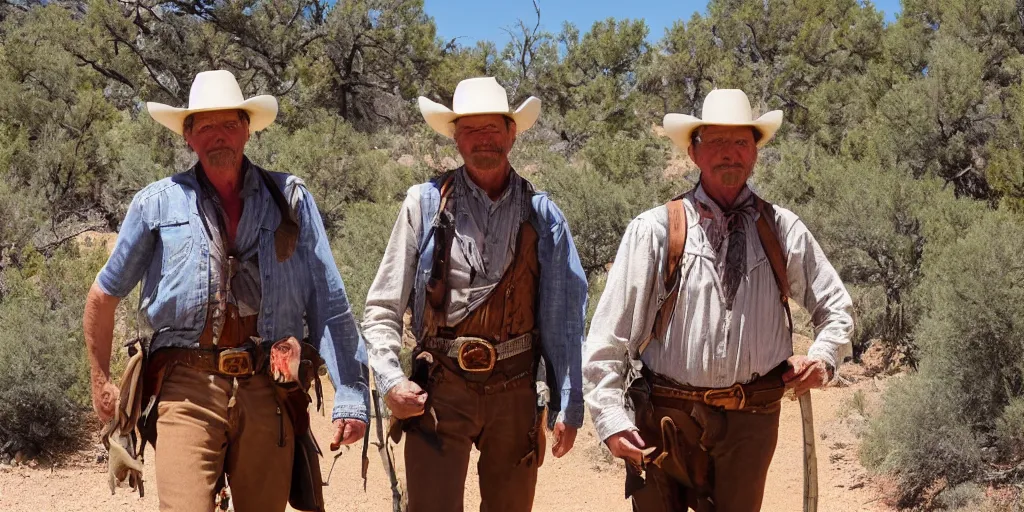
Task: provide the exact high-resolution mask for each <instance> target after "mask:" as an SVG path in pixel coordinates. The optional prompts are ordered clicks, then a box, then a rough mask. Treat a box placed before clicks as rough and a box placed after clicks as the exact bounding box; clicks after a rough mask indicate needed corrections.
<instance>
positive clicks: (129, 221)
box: [96, 192, 156, 297]
mask: <svg viewBox="0 0 1024 512" xmlns="http://www.w3.org/2000/svg"><path fill="white" fill-rule="evenodd" d="M155 244H156V234H155V233H154V232H153V230H152V229H150V226H149V223H148V222H146V219H145V215H143V211H142V194H141V192H140V193H139V194H136V195H135V197H134V198H133V199H132V202H131V205H129V206H128V212H127V213H126V214H125V217H124V222H122V223H121V230H120V231H119V232H118V234H117V242H116V243H115V244H114V250H113V252H112V253H111V254H110V258H109V259H107V263H106V264H105V265H103V268H102V269H100V272H99V274H97V275H96V284H97V286H99V287H100V290H102V291H103V293H105V294H107V295H111V296H114V297H125V296H126V295H128V294H129V293H131V291H132V289H133V288H135V285H137V284H138V283H139V281H141V280H142V277H143V276H144V275H145V273H146V270H147V269H148V268H149V264H150V262H151V260H152V258H153V248H154V246H155Z"/></svg>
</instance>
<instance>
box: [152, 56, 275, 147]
mask: <svg viewBox="0 0 1024 512" xmlns="http://www.w3.org/2000/svg"><path fill="white" fill-rule="evenodd" d="M146 108H147V109H148V110H149V115H150V116H152V117H153V119H154V120H156V122H158V123H160V124H162V125H164V126H166V127H167V128H170V129H171V131H173V132H174V133H177V134H178V135H182V132H183V131H184V124H185V118H186V117H188V116H190V115H192V114H195V113H196V112H210V111H213V110H244V111H246V113H248V114H249V133H254V132H258V131H260V130H262V129H264V128H266V127H268V126H270V125H271V123H273V122H274V119H276V118H277V99H276V98H274V97H273V96H269V95H262V96H253V97H252V98H249V99H244V98H243V97H242V89H241V88H240V87H239V86H238V81H237V80H235V75H232V74H231V72H230V71H225V70H223V69H218V70H216V71H203V72H201V73H199V74H198V75H196V78H195V80H193V81H192V88H191V89H190V90H189V94H188V107H187V108H177V107H172V106H170V105H164V104H163V103H154V102H147V103H146Z"/></svg>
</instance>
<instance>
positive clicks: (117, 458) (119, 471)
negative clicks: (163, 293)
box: [100, 338, 149, 497]
mask: <svg viewBox="0 0 1024 512" xmlns="http://www.w3.org/2000/svg"><path fill="white" fill-rule="evenodd" d="M143 345H145V341H143V340H142V339H141V338H137V339H134V340H131V341H129V342H128V343H127V344H126V346H127V347H128V355H129V358H128V364H127V365H126V366H125V370H124V373H123V374H122V376H121V380H120V384H119V390H120V393H119V397H118V401H117V405H116V407H115V409H114V416H113V417H112V418H111V420H110V421H109V422H108V423H107V425H106V426H104V428H103V431H102V432H101V434H100V440H101V442H102V443H103V446H104V447H106V448H107V471H108V484H109V486H110V494H114V490H115V489H116V487H117V484H118V483H120V482H122V481H125V480H127V481H128V484H129V486H130V487H131V488H132V489H135V490H137V491H138V492H139V497H144V496H145V494H146V493H145V487H144V485H143V480H142V468H143V460H144V459H143V451H144V449H145V443H146V436H145V435H144V432H145V430H144V429H143V428H141V427H142V424H141V422H140V417H143V414H144V412H148V409H149V407H147V408H146V409H145V410H144V409H143V407H144V405H143V404H144V403H145V401H146V400H145V393H144V389H145V386H144V377H145V374H146V371H145V370H146V362H147V359H146V354H145V350H141V346H143Z"/></svg>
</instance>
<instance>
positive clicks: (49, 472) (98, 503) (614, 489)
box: [0, 379, 887, 512]
mask: <svg viewBox="0 0 1024 512" xmlns="http://www.w3.org/2000/svg"><path fill="white" fill-rule="evenodd" d="M878 388H879V386H878V385H877V384H876V383H875V382H874V381H873V380H871V379H864V380H861V381H860V382H858V383H856V384H854V385H852V386H851V387H843V388H831V389H828V390H826V391H821V392H817V391H816V392H814V395H813V396H814V411H815V431H816V433H817V439H818V443H817V450H818V467H819V475H820V486H819V489H820V508H819V509H820V510H823V511H881V510H887V509H886V508H884V506H883V505H882V504H881V500H879V499H878V493H877V489H876V488H875V487H874V485H873V484H872V483H871V481H870V480H868V478H867V476H866V474H865V472H864V470H863V469H862V468H861V467H860V465H859V464H858V463H857V461H856V445H857V438H856V436H855V434H854V431H855V430H856V429H857V428H858V427H859V425H862V423H863V420H862V418H861V417H860V415H859V414H858V413H857V412H856V411H855V410H853V409H855V408H854V407H853V406H851V405H850V404H851V399H852V397H853V396H854V394H855V393H856V392H857V391H858V390H859V391H860V392H861V394H862V395H864V396H867V397H868V400H871V399H873V398H877V395H878V393H879V390H878ZM325 391H326V390H325ZM325 394H327V395H328V396H330V395H329V393H325ZM326 410H330V403H328V404H326ZM851 410H853V412H851ZM313 425H314V429H315V431H316V435H317V438H318V439H320V440H324V439H327V437H328V432H329V429H330V423H329V421H328V419H327V418H325V417H322V416H320V415H315V416H314V417H313ZM396 452H397V453H399V454H401V447H400V446H399V447H397V448H396ZM149 453H152V451H150V452H149ZM801 457H802V452H801V427H800V408H799V406H798V404H797V402H795V401H790V400H788V399H786V400H785V401H784V404H783V409H782V419H781V427H780V434H779V444H778V448H777V450H776V454H775V459H774V461H773V463H772V467H771V470H770V473H769V477H768V486H767V487H768V488H767V491H766V494H765V499H764V506H763V508H762V510H770V511H775V510H778V511H790V510H794V511H796V510H801V507H802V505H801V503H802V501H801V495H802V489H803V483H802V471H801V468H802V466H801V460H802V458H801ZM153 461H154V459H153V457H152V456H150V457H149V458H148V460H147V461H146V474H147V475H148V476H150V479H149V480H148V481H147V482H146V490H147V494H146V497H145V498H142V499H140V498H139V497H138V496H137V495H136V494H133V493H132V492H130V490H129V489H127V488H119V489H118V490H117V493H116V494H115V495H114V496H111V495H110V493H109V491H108V489H107V484H106V474H105V470H106V466H105V464H100V463H97V462H96V452H95V451H87V452H83V453H80V454H79V455H78V456H76V457H74V458H72V460H70V461H67V462H65V463H64V464H63V465H60V466H58V467H56V468H52V467H47V466H45V465H36V467H34V468H33V467H30V466H31V464H30V465H28V466H25V465H23V466H16V467H10V466H3V467H0V510H2V511H10V512H14V511H58V510H60V511H118V512H120V511H155V510H158V505H157V499H156V496H157V492H158V489H157V488H156V482H155V481H154V480H153V479H152V475H154V474H155V473H154V469H153ZM330 462H331V458H327V459H324V460H323V464H322V467H323V471H324V474H325V475H326V472H327V469H328V468H329V467H330ZM359 468H360V462H359V451H358V449H356V448H353V449H351V450H349V451H348V452H346V453H345V454H344V455H342V456H341V458H340V459H339V460H338V464H337V467H336V468H335V470H334V475H333V477H332V479H331V483H330V486H329V487H327V488H325V489H324V491H325V495H326V498H327V502H328V510H334V511H389V510H391V493H390V489H389V487H388V483H387V477H386V475H385V473H384V470H383V467H382V465H381V462H380V459H379V457H378V456H377V454H376V452H375V451H374V447H373V446H372V445H371V447H370V469H369V483H368V485H367V488H366V491H365V492H364V491H363V489H362V481H361V479H360V477H359ZM400 470H401V469H400ZM622 474H623V469H622V466H621V464H620V463H618V462H617V461H612V460H609V459H608V458H607V457H606V455H605V454H604V453H603V451H602V449H601V447H600V446H599V444H598V440H597V438H596V436H595V433H594V430H593V427H592V426H591V424H590V422H589V419H588V421H587V424H586V426H585V427H584V428H583V429H582V430H581V431H580V433H579V436H578V438H577V441H576V447H575V448H574V449H573V451H572V452H570V453H569V454H568V455H567V456H565V457H564V458H562V459H555V458H553V457H551V456H550V453H549V456H548V457H547V459H546V461H545V463H544V465H543V466H542V467H541V469H540V483H539V485H538V487H537V495H536V501H535V506H534V509H535V510H538V511H581V512H582V511H588V512H590V511H594V512H599V511H609V512H610V511H619V512H626V511H628V510H629V509H630V507H629V505H628V503H627V502H626V501H625V500H624V499H623V484H622ZM465 503H466V508H467V510H477V509H479V503H480V497H479V491H478V489H477V485H476V472H475V458H474V460H473V462H472V463H471V465H470V477H469V482H468V484H467V491H466V499H465Z"/></svg>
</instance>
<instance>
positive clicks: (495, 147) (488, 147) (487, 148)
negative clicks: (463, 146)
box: [473, 144, 502, 152]
mask: <svg viewBox="0 0 1024 512" xmlns="http://www.w3.org/2000/svg"><path fill="white" fill-rule="evenodd" d="M501 150H502V147H501V146H499V145H497V144H480V145H477V146H473V152H478V151H494V152H499V151H501Z"/></svg>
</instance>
